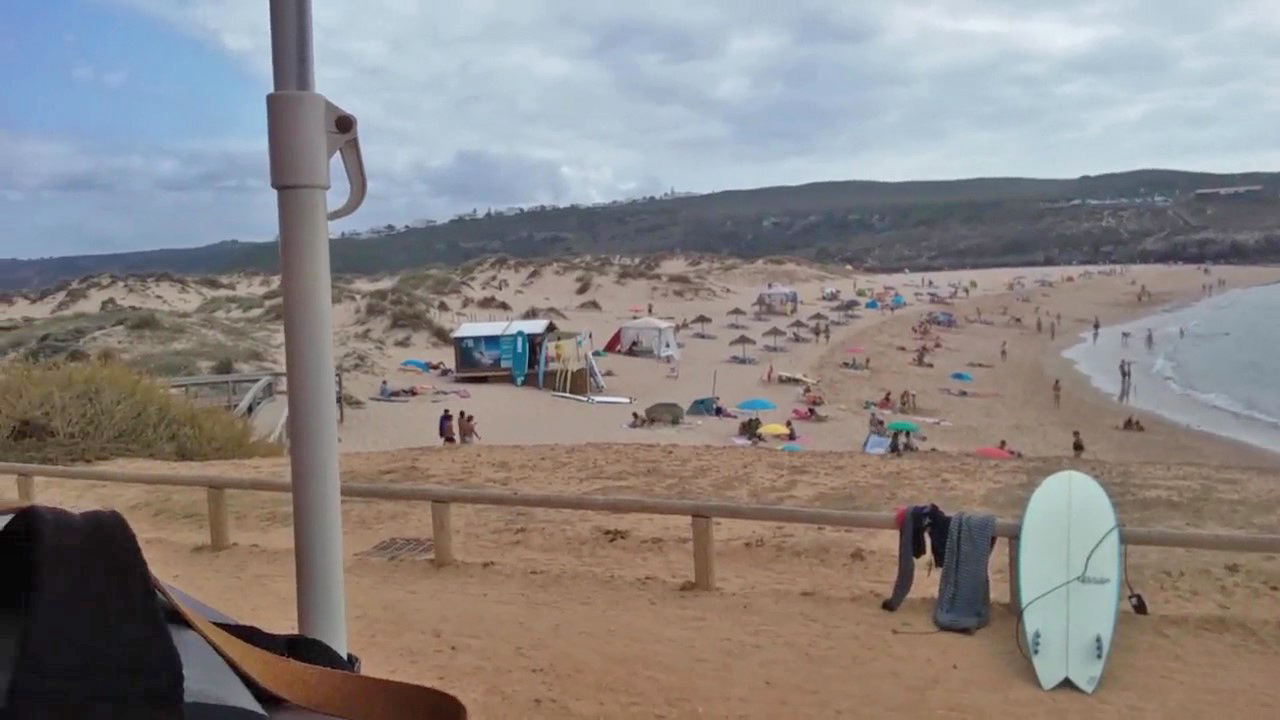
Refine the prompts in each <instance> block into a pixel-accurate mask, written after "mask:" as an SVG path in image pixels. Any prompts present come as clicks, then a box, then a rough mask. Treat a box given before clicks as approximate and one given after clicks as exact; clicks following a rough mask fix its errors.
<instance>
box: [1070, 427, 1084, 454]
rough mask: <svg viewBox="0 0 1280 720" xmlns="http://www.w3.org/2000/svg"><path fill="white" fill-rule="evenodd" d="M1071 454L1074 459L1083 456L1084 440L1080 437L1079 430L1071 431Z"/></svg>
mask: <svg viewBox="0 0 1280 720" xmlns="http://www.w3.org/2000/svg"><path fill="white" fill-rule="evenodd" d="M1071 452H1072V454H1073V455H1075V456H1076V457H1081V456H1083V455H1084V438H1082V437H1080V431H1079V430H1072V431H1071Z"/></svg>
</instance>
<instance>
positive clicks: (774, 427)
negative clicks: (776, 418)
mask: <svg viewBox="0 0 1280 720" xmlns="http://www.w3.org/2000/svg"><path fill="white" fill-rule="evenodd" d="M760 434H761V435H790V434H791V429H790V428H788V427H787V426H786V425H783V424H782V423H769V424H768V425H761V426H760Z"/></svg>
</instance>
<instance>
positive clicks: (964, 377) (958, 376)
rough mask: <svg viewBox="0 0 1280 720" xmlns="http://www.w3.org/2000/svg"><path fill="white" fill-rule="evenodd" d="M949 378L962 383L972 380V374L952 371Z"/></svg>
mask: <svg viewBox="0 0 1280 720" xmlns="http://www.w3.org/2000/svg"><path fill="white" fill-rule="evenodd" d="M951 379H952V380H955V381H956V382H962V383H971V382H973V376H972V375H970V374H969V373H967V372H953V373H951Z"/></svg>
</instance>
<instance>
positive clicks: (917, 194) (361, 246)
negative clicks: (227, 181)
mask: <svg viewBox="0 0 1280 720" xmlns="http://www.w3.org/2000/svg"><path fill="white" fill-rule="evenodd" d="M1222 189H1227V190H1222ZM1206 191H1207V192H1206ZM175 240H176V239H175ZM332 251H333V270H334V272H335V273H348V274H372V273H382V272H393V271H403V270H405V269H410V268H415V267H424V266H429V265H457V264H461V263H465V262H468V261H470V260H474V259H476V258H480V257H484V256H492V255H507V256H511V257H517V258H544V257H557V256H564V255H577V254H593V255H607V254H623V255H631V256H636V255H644V254H650V253H667V252H672V251H681V252H685V253H711V254H724V255H731V256H735V257H740V258H758V257H764V256H770V255H791V256H795V257H800V258H805V259H809V260H814V261H818V262H838V263H847V264H852V265H855V266H858V267H862V268H866V269H868V270H873V271H875V270H896V269H902V268H911V269H917V270H936V269H943V268H958V267H992V266H1008V265H1045V264H1070V263H1107V262H1166V261H1175V262H1176V261H1181V262H1192V263H1194V262H1207V261H1211V262H1240V263H1244V262H1249V263H1256V262H1266V261H1276V260H1280V173H1261V172H1254V173H1243V174H1234V175H1219V174H1210V173H1193V172H1182V171H1174V170H1137V171H1132V172H1124V173H1115V174H1107V175H1089V176H1084V177H1080V178H1075V179H1067V180H1043V179H1031V178H978V179H970V180H946V181H911V182H871V181H842V182H821V183H812V184H808V185H798V186H789V187H768V188H758V189H752V190H731V191H725V192H716V193H710V194H703V195H672V196H670V197H661V198H659V197H650V198H642V199H637V200H631V201H625V202H622V201H618V202H613V203H605V204H598V205H592V206H585V205H573V206H567V207H553V206H538V207H533V208H509V209H503V210H499V209H477V210H476V211H474V212H469V213H465V214H462V215H459V216H457V217H455V218H452V219H450V220H448V221H447V222H440V223H434V222H429V223H426V224H419V225H416V226H408V225H406V226H399V227H397V226H394V225H386V226H383V227H381V228H377V229H374V230H370V231H367V232H361V233H346V234H344V235H343V236H340V237H337V238H334V239H333V240H332ZM277 262H278V256H277V251H276V247H275V244H274V243H269V242H268V243H249V242H239V241H235V240H229V241H224V242H219V243H215V244H212V245H206V246H203V247H196V248H184V249H164V250H147V251H139V252H129V253H119V254H112V255H82V256H74V257H58V258H41V259H35V260H13V259H9V260H4V259H0V290H18V289H31V288H39V287H47V286H50V285H53V284H56V283H59V282H63V281H66V280H70V279H74V278H78V277H82V276H85V275H89V274H94V273H137V272H173V273H180V274H200V275H209V274H224V273H233V272H239V271H262V272H273V271H275V270H276V269H277Z"/></svg>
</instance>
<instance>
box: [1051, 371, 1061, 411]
mask: <svg viewBox="0 0 1280 720" xmlns="http://www.w3.org/2000/svg"><path fill="white" fill-rule="evenodd" d="M1053 407H1054V408H1057V409H1061V408H1062V381H1061V380H1059V379H1058V378H1054V379H1053Z"/></svg>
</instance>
